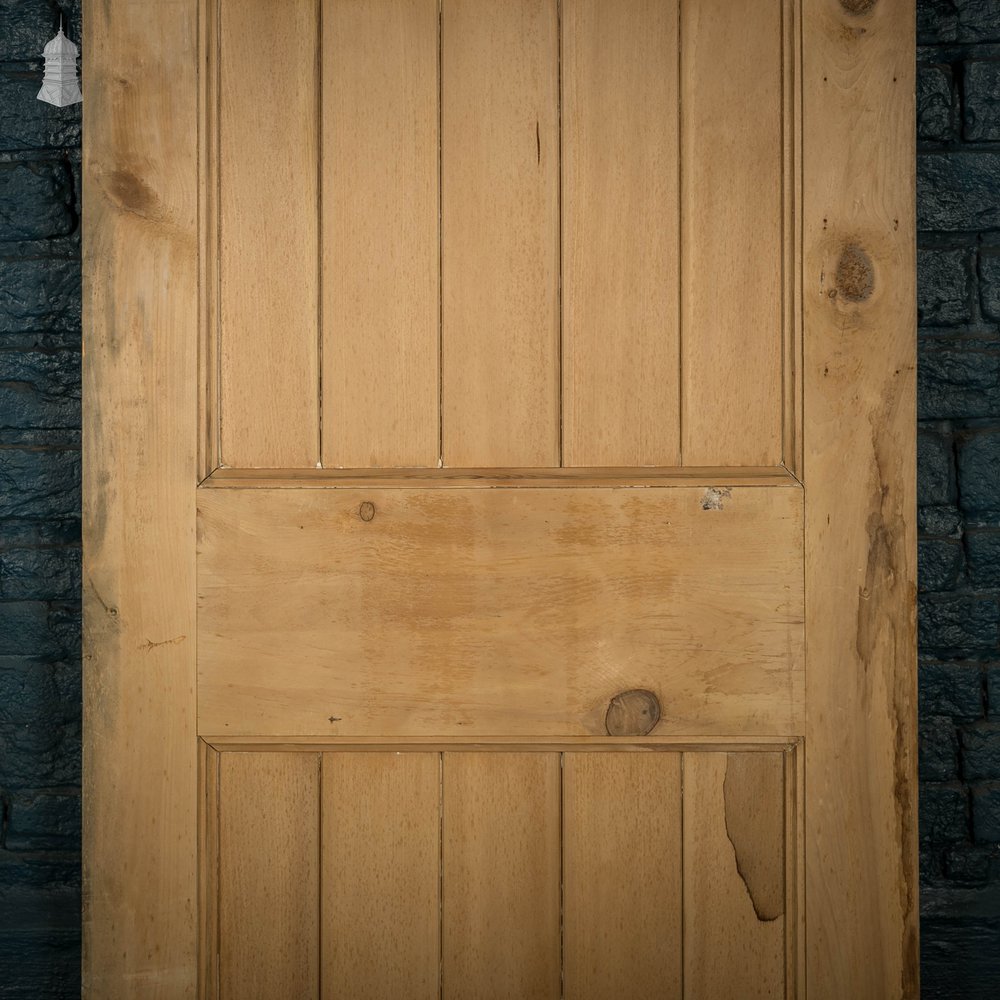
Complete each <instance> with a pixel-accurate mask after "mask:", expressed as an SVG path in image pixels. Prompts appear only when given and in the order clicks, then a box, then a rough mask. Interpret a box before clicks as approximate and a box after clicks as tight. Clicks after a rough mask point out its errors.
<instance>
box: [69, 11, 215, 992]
mask: <svg viewBox="0 0 1000 1000" xmlns="http://www.w3.org/2000/svg"><path fill="white" fill-rule="evenodd" d="M84 18H85V20H86V23H87V50H86V57H85V59H84V62H83V67H84V88H85V90H86V92H87V100H86V101H85V102H84V105H83V119H84V132H85V138H84V157H83V175H84V212H83V241H84V251H83V255H84V288H83V305H84V323H83V326H84V348H85V350H84V368H83V385H84V390H83V391H84V398H85V400H86V403H85V407H84V444H83V454H84V464H83V495H84V507H83V548H84V579H85V581H86V583H85V587H84V593H83V614H84V653H83V680H84V732H85V740H86V744H85V751H84V776H83V785H84V796H83V809H84V818H83V829H84V845H83V859H84V861H83V866H84V876H83V877H84V905H83V940H84V958H83V989H84V994H85V995H86V996H91V997H101V998H102V1000H114V998H119V997H121V998H124V997H134V996H143V997H148V998H150V1000H176V998H180V997H184V998H190V997H194V996H195V995H196V990H197V940H198V915H197V913H196V906H197V900H198V881H197V856H198V791H197V780H198V745H197V740H196V738H195V656H194V631H195V560H194V526H195V504H194V500H195V496H194V489H193V484H194V483H195V482H196V481H197V478H198V464H197V463H198V456H197V450H198V449H197V441H198V432H197V419H198V295H197V288H198V258H197V247H198V228H197V190H198V146H197V136H198V131H197V109H198V59H197V56H198V44H197V32H198V4H197V3H195V2H194V0H178V2H176V3H171V4H125V3H95V2H91V0H88V2H87V3H86V6H85V11H84Z"/></svg>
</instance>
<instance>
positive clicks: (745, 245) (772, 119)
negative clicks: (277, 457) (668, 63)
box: [681, 0, 784, 465]
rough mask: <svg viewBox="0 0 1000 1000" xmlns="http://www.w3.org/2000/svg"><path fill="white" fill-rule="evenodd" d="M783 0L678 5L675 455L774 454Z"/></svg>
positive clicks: (760, 457)
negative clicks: (678, 436) (679, 407)
mask: <svg viewBox="0 0 1000 1000" xmlns="http://www.w3.org/2000/svg"><path fill="white" fill-rule="evenodd" d="M781 15H782V4H781V3H780V2H777V0H775V2H773V3H764V4H762V3H759V2H758V0H700V2H698V3H682V4H681V216H682V228H681V234H682V235H681V247H682V250H681V287H682V288H683V298H682V302H681V354H682V368H681V397H682V400H683V413H682V416H681V423H682V427H683V431H682V437H683V443H682V454H683V459H684V464H685V465H777V464H778V463H779V462H780V461H781V458H782V422H783V406H782V381H783V376H782V310H783V293H782V280H781V279H782V263H783V251H782V240H783V233H784V219H783V214H784V213H783V199H782V163H783V158H784V157H783V149H782V59H783V47H782V38H781Z"/></svg>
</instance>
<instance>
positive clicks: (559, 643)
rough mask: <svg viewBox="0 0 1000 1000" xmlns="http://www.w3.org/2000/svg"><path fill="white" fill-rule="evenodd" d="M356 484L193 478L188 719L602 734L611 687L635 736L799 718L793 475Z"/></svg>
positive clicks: (322, 731) (750, 731)
mask: <svg viewBox="0 0 1000 1000" xmlns="http://www.w3.org/2000/svg"><path fill="white" fill-rule="evenodd" d="M372 497H373V494H371V493H369V492H366V491H364V490H337V491H323V490H238V489H230V490H202V491H200V505H199V513H200V541H199V551H200V559H199V585H198V590H199V618H198V622H199V633H198V648H199V661H200V675H199V676H200V679H199V705H200V712H201V715H200V725H201V729H200V732H202V733H204V734H220V735H221V734H230V735H236V734H244V735H275V736H280V735H284V736H292V735H297V736H309V735H345V736H346V735H356V736H375V735H381V736H384V737H403V736H439V737H440V736H466V737H467V738H475V737H478V736H496V735H504V736H514V735H522V736H525V737H531V736H538V735H547V736H558V735H563V736H576V735H587V734H590V735H604V734H605V732H606V730H605V721H606V715H607V711H608V704H609V702H610V701H611V699H612V698H613V697H614V696H615V695H617V694H618V693H620V692H621V691H623V690H628V689H631V688H642V689H646V690H649V691H651V692H653V693H654V694H655V695H656V696H657V698H658V699H659V701H660V704H661V708H662V718H661V721H660V723H659V725H658V727H657V729H656V732H657V733H674V734H688V735H698V736H702V735H706V734H714V735H729V736H734V735H741V734H742V735H744V736H758V735H760V734H762V733H769V734H772V735H783V736H786V737H787V736H788V735H789V734H795V733H796V732H797V731H798V729H799V728H800V727H801V712H802V689H803V674H802V642H803V638H802V614H801V611H802V552H801V532H802V522H801V501H802V496H801V490H799V489H782V488H777V487H776V488H767V489H754V488H746V489H741V488H734V489H732V490H728V491H726V492H725V493H718V492H717V491H716V492H712V491H706V490H704V489H701V488H688V487H684V488H681V487H678V488H671V489H661V490H657V489H646V490H608V489H601V488H593V489H590V488H581V489H572V490H536V489H532V488H529V487H524V488H522V489H519V490H467V491H458V490H438V491H425V490H419V489H416V490H405V489H399V490H385V491H382V492H381V493H379V494H378V495H377V496H375V497H374V504H375V508H376V512H375V516H374V518H373V519H372V520H371V521H367V522H366V521H363V520H362V519H361V517H360V514H359V511H360V507H361V504H362V503H364V502H366V501H369V502H370V501H371V499H372ZM706 498H708V499H706ZM706 505H707V506H708V507H709V508H710V509H706ZM714 505H719V506H721V509H711V508H713V506H714ZM289 663H294V664H295V669H294V670H289V669H288V664H289ZM331 716H332V717H333V718H332V719H331V718H330V717H331Z"/></svg>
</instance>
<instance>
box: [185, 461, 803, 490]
mask: <svg viewBox="0 0 1000 1000" xmlns="http://www.w3.org/2000/svg"><path fill="white" fill-rule="evenodd" d="M202 485H203V486H206V487H208V488H210V489H217V488H220V487H221V488H223V489H226V488H230V487H236V488H238V489H310V488H318V489H344V488H347V489H357V488H358V487H362V488H368V489H392V488H394V487H395V488H400V487H403V488H406V487H409V488H412V489H418V488H419V489H470V488H473V487H479V488H481V489H503V488H511V487H513V488H520V487H521V486H537V487H540V488H542V487H544V488H548V489H553V488H556V487H563V486H605V487H619V488H621V487H627V488H638V487H646V486H661V487H662V486H703V487H713V488H715V489H726V488H729V487H733V486H791V487H801V485H802V484H801V483H800V482H799V481H798V480H797V479H796V478H795V477H794V476H793V475H791V474H790V473H789V472H788V471H787V470H786V469H784V468H782V467H781V466H774V465H772V466H755V467H747V466H742V467H741V466H733V467H730V468H718V467H716V468H705V467H701V468H686V469H685V468H679V467H672V468H660V469H652V468H624V467H620V468H588V469H566V468H564V469H503V468H496V469H368V470H364V469H217V470H216V471H215V472H214V473H213V474H212V476H211V477H210V478H209V479H207V480H206V481H205V482H204V483H203V484H202Z"/></svg>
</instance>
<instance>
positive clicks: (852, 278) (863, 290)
mask: <svg viewBox="0 0 1000 1000" xmlns="http://www.w3.org/2000/svg"><path fill="white" fill-rule="evenodd" d="M834 283H835V285H836V290H837V294H838V295H839V296H840V297H841V298H842V299H844V300H845V301H847V302H864V301H866V300H867V299H870V298H871V295H872V292H874V291H875V268H874V266H873V264H872V261H871V258H870V257H869V256H868V254H866V253H865V251H864V250H862V249H861V247H859V246H858V245H857V244H856V243H850V244H848V245H847V246H846V247H844V249H843V252H842V253H841V255H840V260H839V261H838V262H837V273H836V275H835V276H834Z"/></svg>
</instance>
